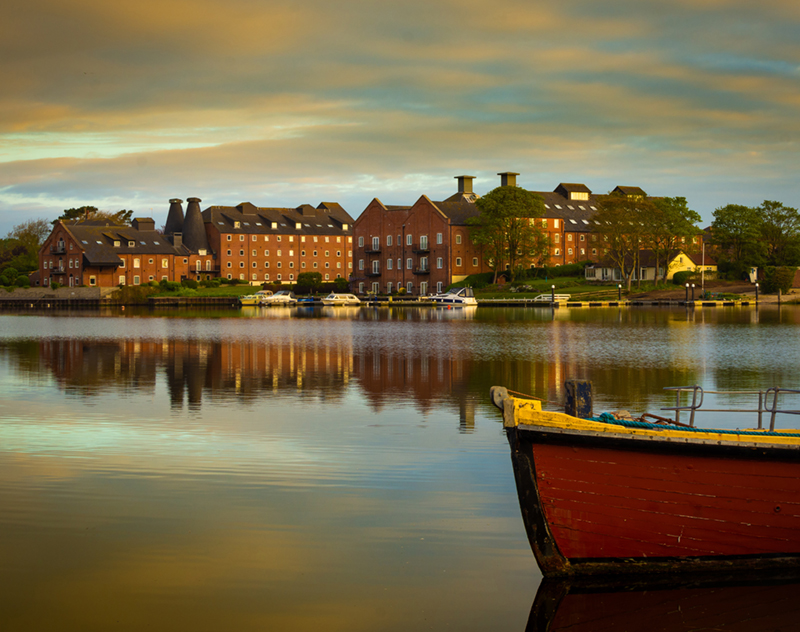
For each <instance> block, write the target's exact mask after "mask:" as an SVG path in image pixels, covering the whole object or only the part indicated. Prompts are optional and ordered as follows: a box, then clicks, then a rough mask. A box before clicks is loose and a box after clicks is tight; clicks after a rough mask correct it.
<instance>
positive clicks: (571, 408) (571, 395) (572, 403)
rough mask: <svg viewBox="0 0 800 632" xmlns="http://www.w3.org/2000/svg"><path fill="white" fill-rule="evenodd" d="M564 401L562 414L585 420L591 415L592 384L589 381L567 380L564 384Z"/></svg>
mask: <svg viewBox="0 0 800 632" xmlns="http://www.w3.org/2000/svg"><path fill="white" fill-rule="evenodd" d="M564 389H565V390H566V401H565V402H564V412H565V413H567V414H568V415H572V416H573V417H580V418H581V419H587V418H588V417H593V416H594V415H593V413H592V407H593V402H592V399H593V398H592V383H591V382H590V381H589V380H567V381H566V382H564Z"/></svg>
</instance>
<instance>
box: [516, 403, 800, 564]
mask: <svg viewBox="0 0 800 632" xmlns="http://www.w3.org/2000/svg"><path fill="white" fill-rule="evenodd" d="M503 403H504V419H505V425H506V430H507V435H508V440H509V442H510V444H511V454H512V462H513V466H514V474H515V477H516V482H517V489H518V492H519V497H520V506H521V509H522V516H523V520H524V522H525V527H526V529H527V532H528V537H529V540H530V542H531V546H532V548H533V551H534V554H535V555H536V559H537V561H538V562H539V565H540V567H541V570H542V572H543V573H544V574H545V575H546V576H559V575H575V574H605V573H631V572H674V571H680V570H731V569H736V568H749V569H758V568H792V567H798V566H800V433H798V432H797V431H785V432H770V431H729V430H698V429H695V428H687V427H679V426H663V425H661V426H659V425H656V424H646V423H645V424H643V423H638V424H630V425H628V426H625V425H617V424H614V423H607V422H604V421H592V420H586V419H579V418H577V417H573V416H570V415H566V414H563V413H555V412H547V411H542V410H541V406H540V405H539V403H538V402H535V401H531V400H524V399H517V398H511V397H508V398H506V401H504V402H503Z"/></svg>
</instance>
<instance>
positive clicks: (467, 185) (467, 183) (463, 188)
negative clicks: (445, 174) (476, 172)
mask: <svg viewBox="0 0 800 632" xmlns="http://www.w3.org/2000/svg"><path fill="white" fill-rule="evenodd" d="M455 178H456V180H458V192H459V193H472V181H473V180H474V179H475V176H455Z"/></svg>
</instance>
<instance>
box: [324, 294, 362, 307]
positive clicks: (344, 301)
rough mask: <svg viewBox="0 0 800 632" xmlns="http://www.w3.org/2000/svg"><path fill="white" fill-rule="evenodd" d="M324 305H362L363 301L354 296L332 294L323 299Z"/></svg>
mask: <svg viewBox="0 0 800 632" xmlns="http://www.w3.org/2000/svg"><path fill="white" fill-rule="evenodd" d="M322 304H323V305H329V306H330V305H361V299H359V298H358V297H357V296H355V295H354V294H337V293H336V292H331V293H330V294H328V296H326V297H325V298H323V299H322Z"/></svg>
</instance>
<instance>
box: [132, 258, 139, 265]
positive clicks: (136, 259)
mask: <svg viewBox="0 0 800 632" xmlns="http://www.w3.org/2000/svg"><path fill="white" fill-rule="evenodd" d="M139 263H140V262H139V258H138V257H136V258H135V259H134V260H133V267H134V268H138V267H139Z"/></svg>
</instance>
